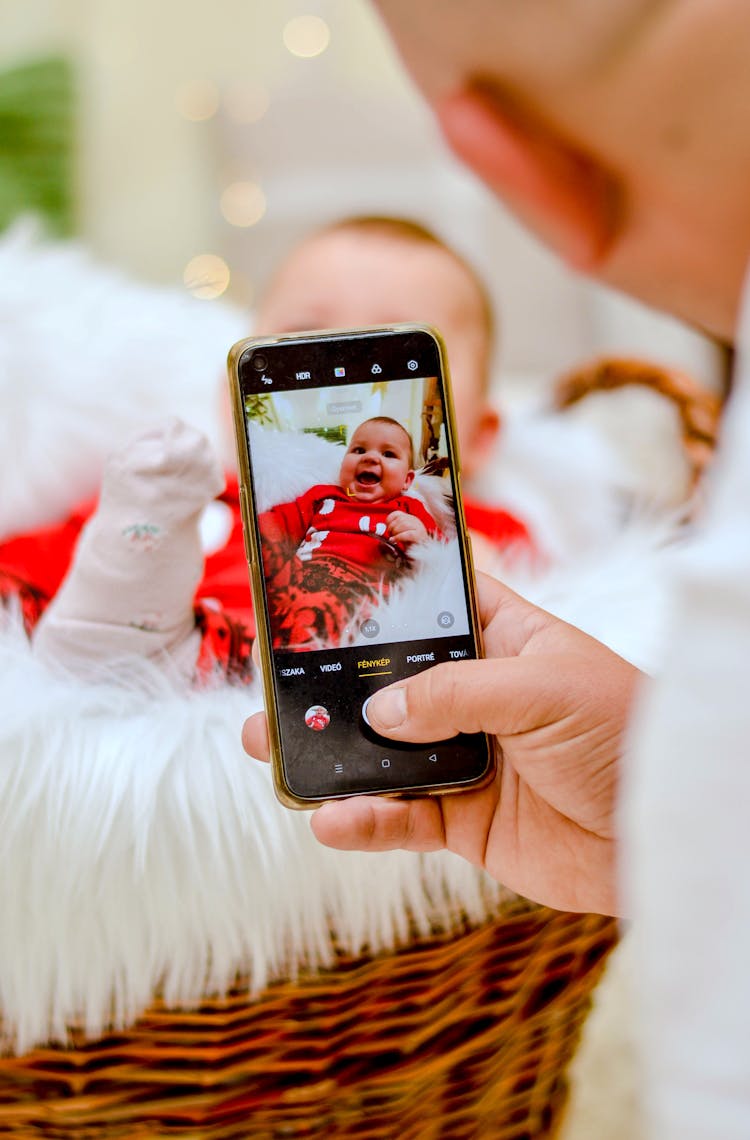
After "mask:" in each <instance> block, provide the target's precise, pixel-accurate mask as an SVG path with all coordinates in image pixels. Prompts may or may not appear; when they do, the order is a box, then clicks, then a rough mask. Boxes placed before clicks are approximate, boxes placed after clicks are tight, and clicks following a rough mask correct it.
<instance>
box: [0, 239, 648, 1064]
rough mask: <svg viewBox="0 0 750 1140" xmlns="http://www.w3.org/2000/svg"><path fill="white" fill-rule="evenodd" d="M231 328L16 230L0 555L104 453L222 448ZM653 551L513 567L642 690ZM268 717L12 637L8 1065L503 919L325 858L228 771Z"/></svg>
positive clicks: (8, 675) (254, 695)
mask: <svg viewBox="0 0 750 1140" xmlns="http://www.w3.org/2000/svg"><path fill="white" fill-rule="evenodd" d="M242 326H243V317H242V315H241V314H238V313H236V312H235V311H233V310H231V309H229V308H225V307H223V306H221V305H220V304H217V303H215V302H214V303H212V304H207V303H205V302H197V301H191V300H189V299H187V298H185V297H184V296H182V295H181V294H180V293H177V292H171V291H168V290H156V289H152V288H148V287H146V286H142V285H137V284H134V283H132V282H130V281H127V280H125V279H124V278H123V277H121V276H120V275H118V274H115V273H112V272H110V271H108V270H104V269H101V268H100V267H98V266H97V265H96V264H95V263H94V262H93V261H92V260H91V259H90V258H89V257H88V256H87V255H86V254H85V253H84V252H83V251H81V250H80V249H78V248H76V247H75V246H70V245H66V244H61V245H56V244H51V243H49V244H47V243H39V242H37V241H35V239H34V238H33V236H31V235H30V234H29V233H28V232H26V231H24V230H21V231H15V232H13V233H11V234H10V235H6V236H5V237H4V238H2V239H0V329H2V339H1V341H0V394H1V395H2V401H3V417H2V419H0V456H2V460H1V462H2V487H3V494H2V503H1V504H0V534H5V535H7V534H9V533H12V532H13V531H16V530H20V529H29V528H31V527H34V526H37V525H39V524H40V523H43V522H45V521H48V520H50V519H52V518H56V517H58V516H59V515H60V514H61V513H62V512H63V511H64V510H66V509H67V508H68V507H69V506H70V505H71V504H72V503H73V502H74V501H75V500H77V499H78V498H80V496H82V495H85V494H88V493H92V492H94V491H95V490H96V487H97V484H98V478H99V472H100V470H101V463H102V459H103V456H104V455H105V453H106V452H107V451H108V450H109V448H110V446H111V445H112V444H114V443H118V442H119V441H120V440H121V439H122V438H123V437H125V436H126V435H127V434H128V433H130V432H132V431H133V430H134V429H135V428H137V427H138V426H140V425H141V424H142V423H144V422H145V421H147V420H148V421H149V422H150V421H153V420H154V419H157V418H159V417H161V416H162V415H164V414H173V413H178V414H181V415H182V416H183V417H184V418H186V419H188V420H189V421H190V422H192V423H196V424H197V425H198V426H201V427H203V428H204V430H207V431H208V432H209V434H210V435H211V436H212V437H213V438H214V439H217V440H219V439H220V438H221V429H220V426H219V424H218V418H219V417H218V414H217V412H218V408H217V400H216V389H217V385H218V383H219V378H220V376H221V373H222V370H223V367H224V360H225V356H226V352H227V349H228V348H229V346H230V344H231V343H232V341H233V340H234V339H236V338H237V337H238V336H240V335H242V333H243V331H244V330H243V327H242ZM532 436H533V430H532V429H530V430H529V431H528V432H527V437H529V438H530V437H532ZM545 447H546V444H545V445H544V446H543V447H542V448H541V449H540V448H539V447H537V452H536V454H537V455H538V456H539V454H540V450H541V452H544V450H545ZM563 450H565V449H563ZM283 470H284V469H283V466H282V467H281V468H280V471H279V477H280V478H281V475H282V474H283ZM551 482H553V481H551ZM534 493H535V492H533V491H532V493H531V494H529V496H528V499H529V502H530V501H531V500H532V499H533V494H534ZM544 493H545V494H546V493H547V491H545V492H544ZM581 494H582V497H583V488H581ZM537 497H538V498H539V496H537ZM542 497H543V496H542ZM573 507H574V502H573V501H569V502H567V508H568V510H569V512H570V514H571V517H572V516H573V515H574V514H575V511H574V509H573ZM555 513H556V508H555V507H554V506H553V508H552V511H551V514H552V515H555ZM585 524H586V526H589V527H590V526H592V525H593V518H592V517H591V515H590V514H589V516H588V517H587V518H586V520H585ZM668 530H669V528H668V527H665V525H664V524H663V523H662V524H659V526H655V525H653V524H652V523H650V522H648V521H647V520H646V521H644V523H643V525H642V526H631V527H629V528H628V529H627V531H626V532H624V533H623V534H621V537H619V538H618V539H617V541H613V539H612V533H613V532H612V531H608V532H607V535H606V542H605V544H604V546H602V544H601V543H599V544H598V545H597V544H595V543H593V542H591V543H589V545H588V546H587V547H586V550H587V553H586V555H585V558H584V555H583V553H582V554H581V558H580V560H579V561H578V562H576V561H575V560H574V559H573V558H572V557H571V558H569V559H568V560H567V564H565V563H564V561H561V565H560V569H559V570H558V571H556V572H554V573H553V572H550V573H547V574H545V575H543V576H542V577H537V578H536V579H534V580H532V579H531V578H530V577H528V576H527V577H526V580H525V581H524V575H523V571H522V570H521V569H520V568H518V567H516V569H515V574H516V584H517V585H518V586H525V587H527V592H531V593H533V594H534V596H535V597H536V598H537V599H538V600H540V601H542V602H543V603H545V604H547V605H548V606H550V608H553V609H556V610H557V611H558V612H561V613H563V614H564V615H565V616H567V617H570V618H571V619H573V620H575V621H577V622H578V623H579V624H581V625H583V626H585V627H586V628H588V629H590V630H591V631H592V632H595V633H597V634H598V635H599V636H600V637H602V638H603V639H604V640H606V641H609V642H610V643H611V644H613V645H615V647H617V648H619V649H620V650H621V651H622V652H624V653H626V655H627V656H630V657H632V658H633V659H635V660H637V661H638V663H639V664H642V665H645V666H647V667H652V666H653V665H654V663H655V661H656V660H657V659H658V649H659V645H658V641H659V638H658V627H659V624H660V621H661V619H662V610H663V604H662V596H661V591H660V585H659V583H660V580H661V567H662V563H663V560H664V559H663V554H662V551H661V539H662V537H663V536H664V532H665V531H667V532H668ZM574 545H575V544H571V546H574ZM136 681H137V683H136ZM259 707H260V696H259V693H258V691H257V690H255V689H250V690H247V689H232V688H229V687H224V688H218V689H214V690H212V691H209V692H201V693H198V692H188V691H185V690H184V689H181V688H179V687H178V686H177V685H175V684H174V683H173V682H172V681H170V680H169V679H167V678H165V677H163V676H162V675H161V674H159V673H157V672H156V671H155V670H153V669H151V668H150V667H149V666H147V665H146V664H143V665H142V667H141V672H140V676H139V677H137V678H132V679H131V683H126V682H125V680H124V679H123V678H122V677H119V676H118V677H109V678H107V677H103V678H102V681H101V683H99V684H96V685H94V684H84V683H82V682H80V681H75V680H73V679H71V678H69V677H65V676H64V675H61V674H55V673H54V672H53V671H52V670H50V669H46V668H43V667H42V666H41V665H40V663H39V662H37V661H36V660H35V659H34V657H33V654H32V652H31V651H30V648H29V645H28V643H27V641H26V638H25V637H24V635H23V634H22V632H21V631H20V629H19V626H18V622H17V621H15V620H13V619H12V617H11V618H9V619H8V620H7V621H6V622H5V625H4V627H3V628H2V631H0V709H1V710H2V717H0V915H2V920H1V925H0V1008H1V1009H2V1019H3V1030H4V1034H5V1037H6V1039H7V1041H8V1042H10V1043H11V1044H12V1045H13V1046H14V1047H15V1048H16V1049H18V1050H25V1049H28V1048H29V1047H30V1046H32V1045H33V1044H35V1043H37V1042H43V1041H45V1040H47V1039H48V1038H56V1039H59V1040H64V1038H65V1026H66V1023H67V1022H68V1021H69V1020H70V1019H72V1018H77V1017H82V1018H83V1019H84V1021H85V1024H86V1027H87V1029H88V1032H89V1033H90V1034H91V1035H96V1034H98V1033H99V1032H100V1031H101V1030H102V1029H103V1028H104V1027H105V1026H106V1025H107V1024H109V1023H111V1022H113V1023H114V1024H123V1023H126V1022H128V1021H130V1020H132V1019H133V1018H134V1017H135V1016H136V1015H137V1014H138V1013H139V1012H140V1011H141V1010H142V1009H143V1008H144V1007H145V1006H146V1005H147V1004H148V1002H149V1001H150V999H151V998H152V996H153V994H154V992H155V991H156V990H157V989H158V988H161V989H163V992H164V993H165V996H166V999H167V1001H168V1002H173V1003H178V1004H182V1003H184V1004H191V1003H195V1002H197V1001H199V999H200V997H201V995H202V994H203V993H205V992H207V991H209V990H221V989H222V988H223V987H225V986H226V985H227V984H228V983H229V982H230V981H231V980H232V979H233V977H234V975H235V973H236V972H237V971H238V970H239V971H245V972H248V973H249V975H250V977H251V984H252V986H253V988H255V989H258V988H260V987H262V986H263V985H264V983H265V982H266V981H267V980H268V979H269V978H272V977H278V976H285V975H289V974H293V973H294V971H295V970H296V969H298V968H299V967H300V966H301V965H302V964H303V963H307V962H311V963H321V962H326V961H328V960H330V955H331V939H330V933H331V930H333V931H334V932H335V934H336V937H337V938H338V939H339V940H340V941H341V942H342V943H343V944H344V945H345V946H346V947H348V948H349V949H350V950H351V951H353V952H355V953H356V952H358V951H360V950H363V949H365V948H369V949H371V950H378V949H380V948H384V947H388V946H392V945H393V944H394V943H395V942H397V941H398V940H400V939H405V938H406V937H407V924H406V913H407V911H410V912H411V913H412V915H413V916H414V917H415V918H416V920H417V923H418V925H419V927H420V928H421V929H422V930H425V931H426V930H427V929H428V928H429V927H430V926H431V925H433V924H435V923H437V924H440V923H442V924H444V925H448V924H450V923H451V922H452V921H454V920H455V918H456V915H457V914H458V913H459V911H463V912H464V913H465V914H467V915H468V916H469V917H470V919H471V920H472V921H476V922H478V921H481V920H482V918H483V917H484V916H486V915H487V914H488V913H490V912H491V911H492V910H493V909H494V908H496V907H497V906H498V905H499V903H500V901H501V898H502V891H501V890H500V888H498V887H497V886H496V885H495V884H493V883H491V882H490V881H489V880H488V879H487V877H486V876H484V875H482V874H480V873H479V872H477V871H476V870H475V869H473V868H471V867H469V866H468V865H466V864H465V863H463V862H462V861H460V860H458V859H456V858H453V857H452V856H450V855H448V854H444V853H443V854H437V855H430V856H423V857H419V856H414V855H409V854H406V853H399V852H397V853H393V854H390V855H377V856H366V855H362V854H351V853H338V852H333V851H329V850H326V849H324V848H322V847H320V846H319V845H318V844H316V843H315V842H314V840H313V838H312V836H311V833H310V830H309V824H308V818H307V816H306V815H305V814H300V813H294V812H289V811H286V810H284V809H282V808H281V807H280V806H279V805H278V804H277V802H276V800H275V798H274V796H273V793H272V791H271V788H270V782H269V774H268V770H267V769H266V768H265V766H263V765H259V764H256V763H253V762H251V761H249V760H248V759H247V758H246V757H245V756H244V754H243V752H242V749H241V746H240V742H239V731H240V726H241V724H242V721H243V719H244V717H245V716H246V715H248V714H249V713H250V712H252V711H253V710H255V709H257V708H259Z"/></svg>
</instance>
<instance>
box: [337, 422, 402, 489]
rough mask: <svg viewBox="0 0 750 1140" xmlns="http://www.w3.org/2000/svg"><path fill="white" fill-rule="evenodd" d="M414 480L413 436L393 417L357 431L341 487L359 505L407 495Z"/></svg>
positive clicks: (344, 464) (341, 475)
mask: <svg viewBox="0 0 750 1140" xmlns="http://www.w3.org/2000/svg"><path fill="white" fill-rule="evenodd" d="M413 479H414V454H413V448H412V442H411V436H410V435H409V433H408V431H407V430H406V428H405V427H402V425H401V424H400V423H399V422H398V420H392V419H391V418H390V416H374V417H373V418H372V419H370V420H365V421H364V422H363V423H361V424H360V425H359V427H358V428H355V430H354V432H353V433H352V438H351V439H350V440H349V446H348V447H347V449H346V455H345V456H344V458H343V461H342V463H341V468H340V470H339V485H340V486H341V488H342V489H343V490H344V491H346V493H347V495H348V496H349V498H350V499H355V500H356V501H357V502H358V503H379V502H381V501H383V500H384V499H392V498H394V497H395V496H396V495H401V494H402V493H403V492H404V491H407V490H408V489H409V487H410V486H411V484H412V482H413Z"/></svg>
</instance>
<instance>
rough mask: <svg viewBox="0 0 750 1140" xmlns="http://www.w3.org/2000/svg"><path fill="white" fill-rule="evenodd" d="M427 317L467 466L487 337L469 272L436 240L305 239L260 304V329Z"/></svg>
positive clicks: (339, 235) (337, 235)
mask: <svg viewBox="0 0 750 1140" xmlns="http://www.w3.org/2000/svg"><path fill="white" fill-rule="evenodd" d="M402 321H426V322H427V323H429V324H431V325H434V326H435V327H436V328H437V329H439V330H440V332H441V333H442V334H443V336H444V337H445V342H446V345H447V348H448V358H449V360H450V367H451V377H452V379H453V399H454V404H455V409H456V422H457V426H458V436H459V444H460V448H461V453H462V456H463V467H464V472H465V473H466V472H467V469H468V465H469V463H470V461H471V456H472V454H473V451H474V450H475V448H474V444H475V438H476V432H477V428H478V424H479V420H480V417H481V414H482V411H483V409H484V408H485V406H486V399H485V396H484V394H483V386H482V377H483V375H484V371H485V369H486V367H487V362H486V354H487V337H486V333H485V331H484V328H483V325H482V318H481V314H480V312H479V309H478V302H477V297H476V293H475V290H474V287H473V286H472V284H471V282H470V281H469V279H468V277H467V274H466V272H465V270H464V269H463V268H462V267H461V266H460V265H458V264H457V263H456V262H455V261H454V259H453V258H452V257H451V256H450V255H449V254H447V253H446V252H445V251H444V250H442V249H440V248H439V247H437V246H432V245H426V244H425V245H421V244H415V243H413V242H408V241H407V242H405V241H401V240H398V239H394V238H392V237H384V236H381V235H375V234H363V233H358V232H353V231H346V230H340V231H332V232H327V233H323V234H319V235H316V236H314V237H312V238H309V239H308V240H306V241H304V242H302V244H301V245H300V246H298V248H297V249H296V250H295V251H294V252H293V253H292V254H291V255H290V257H289V258H288V259H287V261H286V262H285V263H284V265H283V266H282V268H281V269H280V271H279V273H278V274H277V276H276V278H275V279H274V281H273V282H272V284H271V287H270V289H269V290H268V292H267V294H266V296H265V297H264V299H263V301H262V302H261V305H260V308H259V310H258V313H257V323H256V327H257V331H258V333H284V332H299V331H300V330H303V329H316V328H317V329H323V328H363V327H364V328H366V327H368V326H369V325H381V324H384V325H385V324H395V323H399V322H402Z"/></svg>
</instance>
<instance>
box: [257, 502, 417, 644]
mask: <svg viewBox="0 0 750 1140" xmlns="http://www.w3.org/2000/svg"><path fill="white" fill-rule="evenodd" d="M393 511H403V512H404V514H408V515H412V516H414V518H417V519H419V521H420V522H421V523H422V524H423V525H424V527H425V529H426V531H427V534H428V535H430V536H431V537H433V536H438V535H439V534H440V532H439V530H438V527H437V525H436V523H435V520H434V519H433V518H432V516H431V515H430V514H429V512H428V511H427V509H426V507H425V506H424V505H423V504H422V502H421V501H420V500H419V499H417V498H415V497H414V496H413V495H394V496H393V497H392V498H390V499H382V500H380V501H378V502H374V503H363V502H359V501H358V500H357V499H353V498H351V497H350V496H349V495H347V493H346V491H344V490H343V488H341V487H338V486H336V485H335V484H332V483H329V484H321V485H319V486H315V487H311V488H310V490H309V491H306V492H305V494H304V495H300V497H299V498H298V499H295V500H293V501H292V502H290V503H281V504H280V505H279V506H276V507H272V508H271V509H270V510H268V511H265V512H264V513H263V514H262V515H261V516H260V519H259V520H258V522H259V527H260V534H261V544H262V553H263V570H264V574H265V578H266V591H267V597H268V606H269V613H270V618H271V630H272V634H273V645H274V648H277V649H282V648H283V649H315V648H326V649H331V648H335V647H337V646H339V645H340V644H341V643H342V641H343V640H345V639H347V638H348V637H350V636H351V635H352V634H353V632H354V631H355V624H359V623H361V622H362V621H364V620H365V619H366V618H367V617H369V616H370V613H371V610H372V607H373V606H374V605H376V604H377V602H378V601H379V600H380V599H381V598H383V597H385V596H387V594H388V591H389V589H390V586H391V584H392V583H393V581H394V580H395V579H396V578H398V577H400V576H401V575H402V574H403V573H404V572H408V570H409V569H410V567H411V562H410V559H409V555H408V551H407V548H406V547H404V546H403V545H401V544H400V543H398V542H394V541H393V540H392V539H390V538H389V537H388V534H387V531H388V516H389V515H390V514H392V512H393Z"/></svg>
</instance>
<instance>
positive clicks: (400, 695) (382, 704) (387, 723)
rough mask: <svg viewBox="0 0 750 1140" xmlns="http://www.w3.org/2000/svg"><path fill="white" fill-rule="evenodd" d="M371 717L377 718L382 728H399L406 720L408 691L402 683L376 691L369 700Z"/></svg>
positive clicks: (368, 707)
mask: <svg viewBox="0 0 750 1140" xmlns="http://www.w3.org/2000/svg"><path fill="white" fill-rule="evenodd" d="M367 711H368V714H369V717H370V719H373V718H374V719H375V720H377V722H378V725H379V726H380V728H386V729H389V728H399V727H400V726H401V725H402V724H403V723H404V721H405V720H406V692H405V691H404V688H403V686H402V685H398V686H396V687H394V688H392V689H381V690H380V691H379V692H377V693H374V694H373V695H372V696H371V697H370V700H369V702H368V706H367Z"/></svg>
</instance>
